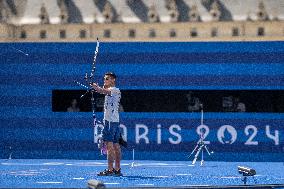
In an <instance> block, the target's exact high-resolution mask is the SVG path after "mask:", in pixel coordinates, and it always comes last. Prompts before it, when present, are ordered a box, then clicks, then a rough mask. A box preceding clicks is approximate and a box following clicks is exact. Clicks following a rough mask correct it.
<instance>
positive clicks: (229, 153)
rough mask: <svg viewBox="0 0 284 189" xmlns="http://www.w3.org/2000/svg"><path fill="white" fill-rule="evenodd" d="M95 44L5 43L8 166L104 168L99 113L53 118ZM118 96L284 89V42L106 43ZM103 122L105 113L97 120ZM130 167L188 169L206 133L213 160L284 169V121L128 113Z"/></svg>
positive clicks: (2, 149) (0, 73)
mask: <svg viewBox="0 0 284 189" xmlns="http://www.w3.org/2000/svg"><path fill="white" fill-rule="evenodd" d="M95 46H96V43H92V42H90V43H1V44H0V49H1V50H0V55H1V56H0V92H1V99H0V105H1V106H0V125H1V126H0V137H1V141H0V158H8V157H9V155H10V154H11V153H12V158H69V159H70V158H75V159H104V158H105V157H104V156H101V155H100V152H99V151H98V149H97V145H96V144H94V128H93V123H92V113H91V112H79V113H67V112H52V91H53V90H75V89H76V90H77V89H82V88H81V87H80V86H77V85H75V84H74V82H73V81H74V80H78V79H79V80H80V78H82V77H83V76H84V74H85V72H89V70H90V68H91V63H92V61H93V54H94V49H95ZM106 71H114V72H115V73H116V74H117V75H118V76H119V79H118V83H117V85H118V86H119V88H120V89H122V90H126V89H127V90H131V89H143V90H155V89H170V90H179V89H185V90H196V89H198V90H210V89H214V90H215V89H216V90H234V89H236V90H239V89H240V90H283V89H284V43H283V42H193V43H185V42H179V43H166V42H159V43H143V42H141V43H103V42H102V43H101V44H100V50H99V55H98V57H97V69H96V78H95V80H96V81H99V82H101V80H102V79H101V76H102V75H103V74H104V73H105V72H106ZM97 116H98V117H99V119H101V118H102V114H101V113H97ZM121 126H122V127H123V128H124V129H125V130H124V131H125V132H126V133H125V134H126V136H127V140H128V143H129V148H128V149H124V154H123V159H131V158H132V149H135V155H136V158H137V159H159V160H189V159H188V155H189V154H190V153H191V151H192V150H193V148H194V146H195V144H196V141H197V140H198V138H199V136H198V133H199V132H200V130H203V131H206V132H205V136H206V138H205V141H206V142H207V143H208V147H209V149H210V151H214V153H213V154H212V156H210V157H207V160H225V161H284V155H283V152H284V144H283V143H284V139H283V137H284V114H283V113H210V112H205V114H204V125H200V114H199V113H155V112H151V113H137V112H136V113H133V112H132V113H131V112H124V113H121Z"/></svg>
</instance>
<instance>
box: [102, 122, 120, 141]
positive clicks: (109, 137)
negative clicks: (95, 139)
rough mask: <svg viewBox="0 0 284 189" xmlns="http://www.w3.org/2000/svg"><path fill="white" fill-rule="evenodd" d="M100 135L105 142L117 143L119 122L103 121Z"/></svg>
mask: <svg viewBox="0 0 284 189" xmlns="http://www.w3.org/2000/svg"><path fill="white" fill-rule="evenodd" d="M102 137H103V140H104V141H106V142H113V143H118V141H119V137H120V127H119V122H109V121H105V123H104V129H103V136H102Z"/></svg>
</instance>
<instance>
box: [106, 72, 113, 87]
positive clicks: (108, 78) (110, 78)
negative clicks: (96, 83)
mask: <svg viewBox="0 0 284 189" xmlns="http://www.w3.org/2000/svg"><path fill="white" fill-rule="evenodd" d="M115 80H116V75H115V74H114V73H113V72H107V73H105V76H104V87H106V88H108V87H113V86H115Z"/></svg>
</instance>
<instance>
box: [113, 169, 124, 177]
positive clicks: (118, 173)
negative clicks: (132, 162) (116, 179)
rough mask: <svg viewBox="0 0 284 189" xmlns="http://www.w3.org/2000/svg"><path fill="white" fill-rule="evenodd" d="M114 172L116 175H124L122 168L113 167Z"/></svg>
mask: <svg viewBox="0 0 284 189" xmlns="http://www.w3.org/2000/svg"><path fill="white" fill-rule="evenodd" d="M113 172H114V175H115V176H123V174H122V173H121V169H118V170H115V169H113Z"/></svg>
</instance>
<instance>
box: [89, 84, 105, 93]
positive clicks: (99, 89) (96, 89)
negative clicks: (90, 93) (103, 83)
mask: <svg viewBox="0 0 284 189" xmlns="http://www.w3.org/2000/svg"><path fill="white" fill-rule="evenodd" d="M90 85H91V87H92V88H93V89H95V91H96V92H98V93H100V92H101V90H102V88H101V87H100V86H99V85H98V84H97V83H92V84H90Z"/></svg>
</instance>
